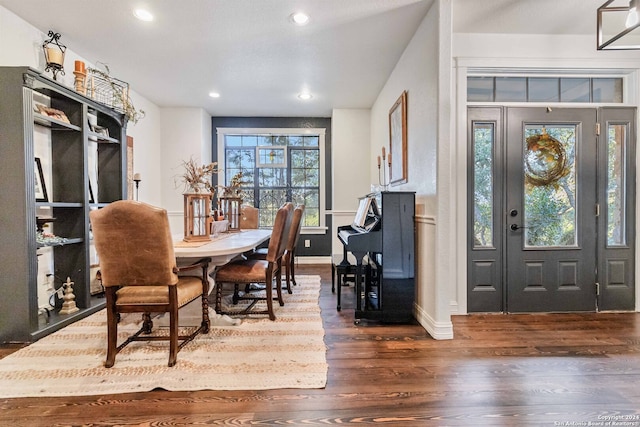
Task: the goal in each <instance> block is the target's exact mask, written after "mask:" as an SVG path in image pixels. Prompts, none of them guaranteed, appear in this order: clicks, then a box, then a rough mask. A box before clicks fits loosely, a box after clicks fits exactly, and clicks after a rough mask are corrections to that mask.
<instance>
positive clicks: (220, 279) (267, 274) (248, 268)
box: [213, 203, 293, 320]
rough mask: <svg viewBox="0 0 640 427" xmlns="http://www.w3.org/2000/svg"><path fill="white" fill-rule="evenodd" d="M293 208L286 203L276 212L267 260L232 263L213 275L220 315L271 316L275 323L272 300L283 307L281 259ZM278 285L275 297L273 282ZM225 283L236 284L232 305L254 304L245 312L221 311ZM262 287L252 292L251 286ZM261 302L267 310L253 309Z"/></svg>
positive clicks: (245, 260)
mask: <svg viewBox="0 0 640 427" xmlns="http://www.w3.org/2000/svg"><path fill="white" fill-rule="evenodd" d="M292 210H293V205H292V204H291V203H286V204H285V205H283V206H282V207H281V208H280V209H278V211H277V213H276V218H275V221H274V223H273V229H272V232H271V237H270V239H269V247H268V251H267V255H266V258H265V259H255V258H247V259H240V260H236V261H232V262H230V263H229V264H226V265H223V266H222V267H220V268H218V269H217V270H216V271H215V272H214V273H213V278H214V281H215V286H216V302H215V309H216V312H217V313H218V314H227V315H238V314H243V315H244V314H268V315H269V319H271V320H275V319H276V316H275V314H274V311H273V301H274V299H277V301H278V303H279V304H280V306H283V305H284V300H283V299H282V289H281V288H282V274H281V271H282V258H283V256H284V252H285V243H286V238H287V236H288V233H289V229H290V227H291V216H292V215H291V211H292ZM274 279H275V282H276V292H277V298H274V297H273V282H274ZM225 284H233V285H234V290H233V291H234V295H233V302H234V303H238V302H239V301H243V300H249V301H251V302H250V303H249V304H248V306H247V307H246V308H244V309H243V310H236V311H227V310H224V309H223V308H222V297H223V290H224V285H225ZM254 284H257V285H263V287H264V289H260V291H259V292H251V291H249V289H250V288H249V287H250V285H254ZM240 285H245V292H244V293H243V294H242V295H240V294H239V292H238V290H239V286H240ZM259 301H265V302H266V305H267V308H266V310H253V311H252V310H251V309H252V308H253V307H254V306H255V305H256V304H257V303H258V302H259Z"/></svg>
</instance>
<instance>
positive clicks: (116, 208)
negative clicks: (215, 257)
mask: <svg viewBox="0 0 640 427" xmlns="http://www.w3.org/2000/svg"><path fill="white" fill-rule="evenodd" d="M89 218H90V221H91V227H92V230H93V241H94V243H95V247H96V251H97V254H98V258H99V260H100V271H101V273H102V285H103V286H104V289H105V296H106V310H107V360H106V362H105V366H106V367H107V368H110V367H112V366H113V365H114V363H115V357H116V354H117V353H118V352H120V351H121V350H122V349H123V348H124V347H125V346H126V345H128V344H129V343H131V342H133V341H156V340H168V341H169V363H168V365H169V366H173V365H175V363H176V360H177V353H178V351H180V349H181V348H182V347H183V346H184V345H186V344H187V343H188V342H189V341H191V340H193V338H195V336H196V335H198V334H199V333H205V334H206V333H208V332H209V306H208V299H207V295H208V293H209V281H208V273H207V270H208V267H209V261H210V259H208V258H205V259H202V260H200V261H199V262H197V263H194V264H191V265H188V266H184V267H180V268H178V266H177V264H176V257H175V255H174V251H173V239H172V238H171V232H170V229H169V220H168V218H167V211H166V210H164V209H161V208H157V207H154V206H151V205H148V204H145V203H141V202H136V201H133V200H121V201H117V202H113V203H111V204H110V205H108V206H107V207H105V208H102V209H99V210H94V211H91V212H90V214H89ZM178 272H180V273H181V275H180V276H178ZM184 272H194V274H193V275H192V276H191V275H182V274H189V273H184ZM198 297H200V298H201V299H202V322H201V324H200V326H199V327H198V328H196V329H195V330H194V331H192V332H191V333H190V334H188V335H179V330H178V309H179V308H180V307H183V306H184V305H186V304H188V303H189V302H191V301H193V300H195V299H197V298H198ZM121 313H142V319H143V323H142V327H141V328H140V330H139V331H137V332H136V333H134V334H133V335H131V336H129V337H128V338H127V339H126V340H125V341H124V342H123V343H121V344H120V345H118V342H117V341H118V321H119V318H120V315H121ZM151 313H169V334H168V336H167V335H166V334H164V335H162V334H156V335H151V332H152V327H153V323H152V321H151Z"/></svg>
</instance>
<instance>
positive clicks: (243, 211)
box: [240, 205, 260, 230]
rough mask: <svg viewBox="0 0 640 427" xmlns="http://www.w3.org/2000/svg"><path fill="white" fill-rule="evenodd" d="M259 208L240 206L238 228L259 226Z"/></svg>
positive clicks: (246, 228) (249, 228) (250, 228)
mask: <svg viewBox="0 0 640 427" xmlns="http://www.w3.org/2000/svg"><path fill="white" fill-rule="evenodd" d="M259 218H260V209H258V208H256V207H253V206H249V205H242V206H240V229H241V230H252V229H256V228H259V225H260V221H259Z"/></svg>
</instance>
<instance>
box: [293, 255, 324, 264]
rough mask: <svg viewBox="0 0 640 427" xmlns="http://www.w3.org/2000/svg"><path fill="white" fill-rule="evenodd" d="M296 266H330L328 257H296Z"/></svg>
mask: <svg viewBox="0 0 640 427" xmlns="http://www.w3.org/2000/svg"><path fill="white" fill-rule="evenodd" d="M296 264H331V257H330V256H297V257H296Z"/></svg>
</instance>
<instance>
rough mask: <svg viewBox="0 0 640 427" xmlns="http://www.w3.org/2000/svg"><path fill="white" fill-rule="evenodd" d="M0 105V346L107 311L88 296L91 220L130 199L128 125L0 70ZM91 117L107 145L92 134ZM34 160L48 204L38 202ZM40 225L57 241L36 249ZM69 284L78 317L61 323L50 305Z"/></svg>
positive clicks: (25, 76) (88, 102) (29, 76)
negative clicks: (40, 164) (40, 167)
mask: <svg viewBox="0 0 640 427" xmlns="http://www.w3.org/2000/svg"><path fill="white" fill-rule="evenodd" d="M0 99H2V102H0V129H1V130H2V131H1V132H0V170H2V181H1V184H0V200H1V201H2V203H1V204H0V224H2V226H1V227H0V229H1V230H2V232H1V233H0V273H1V274H0V289H2V290H3V293H2V298H0V342H30V341H35V340H37V339H39V338H41V337H43V336H45V335H47V334H50V333H52V332H54V331H56V330H58V329H60V328H62V327H64V326H66V325H68V324H69V323H72V322H74V321H76V320H78V319H81V318H83V317H85V316H87V315H89V314H91V313H93V312H95V311H97V310H99V309H100V308H102V307H103V306H104V300H103V299H101V298H98V297H94V296H92V295H91V291H90V277H89V276H90V246H91V235H90V227H89V211H90V210H91V209H93V208H97V207H98V206H104V205H106V204H108V203H111V202H113V201H115V200H120V199H124V198H126V191H127V190H126V189H127V185H126V164H127V161H126V153H127V151H126V119H125V117H124V115H123V114H121V113H118V112H116V111H114V110H112V109H111V108H109V107H106V106H104V105H102V104H99V103H97V102H95V101H94V100H92V99H90V98H87V97H86V96H84V95H81V94H79V93H77V92H75V91H73V90H71V89H70V88H67V87H66V86H63V85H61V84H59V83H58V82H56V81H53V80H51V79H49V78H47V77H45V76H43V75H42V74H41V73H40V72H39V71H37V70H34V69H31V68H28V67H0ZM38 105H39V106H40V107H46V108H48V109H54V110H57V111H61V112H62V113H63V115H62V116H58V117H55V116H51V115H47V114H46V113H43V112H42V111H41V109H39V108H37V107H38ZM89 112H91V113H92V114H95V115H96V116H97V119H98V125H99V126H101V127H102V128H105V129H108V135H101V134H100V135H98V134H97V133H95V132H93V131H92V130H91V129H90V128H89V124H88V116H87V114H88V113H89ZM36 157H42V159H41V160H43V161H44V164H45V165H46V166H47V167H46V168H45V171H44V172H43V173H44V178H45V182H46V183H47V184H46V185H47V195H48V200H46V201H36V196H35V174H36V173H38V171H37V169H36V167H35V161H34V159H35V158H36ZM90 159H93V164H95V165H96V167H95V168H94V167H91V166H90V163H92V162H90ZM91 180H94V181H97V182H94V183H90V181H91ZM90 185H95V186H96V187H97V192H96V190H94V189H92V190H93V192H94V193H95V194H96V198H97V200H91V195H90V190H89V188H90ZM37 216H45V217H51V218H55V220H54V221H52V222H51V223H50V224H48V226H47V229H46V230H45V231H52V232H53V234H55V235H56V236H59V237H60V238H63V240H62V241H59V242H55V243H53V244H51V245H48V244H42V243H41V242H40V243H39V242H38V241H37V239H36V237H37V232H36V217H37ZM45 259H46V262H45ZM43 277H48V278H49V279H50V280H52V282H51V283H49V282H47V283H43V279H42V278H43ZM67 277H69V278H70V279H71V280H72V281H73V282H74V286H73V289H74V294H75V302H76V305H77V307H78V308H79V311H77V312H76V313H73V314H67V315H61V314H59V313H58V309H59V307H56V306H55V304H54V306H50V305H48V301H47V300H48V299H49V298H48V296H49V295H50V294H53V293H54V290H55V289H57V288H59V287H60V286H62V283H63V282H64V281H66V278H67ZM46 286H50V287H51V288H50V290H46V289H43V287H46Z"/></svg>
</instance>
